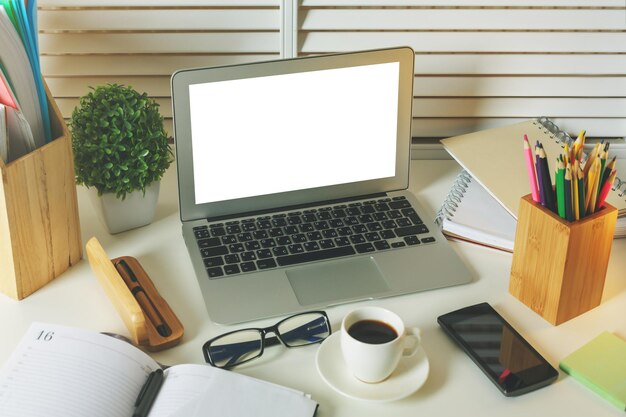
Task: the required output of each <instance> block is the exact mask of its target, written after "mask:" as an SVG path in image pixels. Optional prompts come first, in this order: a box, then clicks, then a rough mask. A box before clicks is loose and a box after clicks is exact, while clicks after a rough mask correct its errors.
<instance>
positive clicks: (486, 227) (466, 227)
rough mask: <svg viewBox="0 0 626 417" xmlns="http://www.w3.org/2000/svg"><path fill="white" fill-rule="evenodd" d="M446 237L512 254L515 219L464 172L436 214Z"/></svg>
mask: <svg viewBox="0 0 626 417" xmlns="http://www.w3.org/2000/svg"><path fill="white" fill-rule="evenodd" d="M437 223H438V224H439V226H440V227H441V230H442V232H443V233H444V234H446V235H447V236H450V237H453V238H457V239H462V240H467V241H470V242H473V243H479V244H481V245H485V246H490V247H493V248H496V249H500V250H505V251H507V252H513V243H514V241H515V226H516V224H517V222H516V220H515V218H514V217H513V216H511V214H510V213H509V212H508V211H506V210H505V208H504V207H502V205H500V203H498V201H497V200H496V199H495V198H493V197H492V196H491V194H489V193H488V192H487V190H485V188H484V187H483V186H482V185H480V183H479V182H478V181H476V180H475V179H474V178H472V176H471V175H470V174H469V173H468V172H467V171H465V170H463V171H461V173H460V174H459V175H458V176H457V178H456V180H455V182H454V184H453V185H452V188H451V190H450V193H449V194H448V197H447V198H446V200H445V201H444V203H443V205H442V206H441V209H440V210H439V212H438V213H437Z"/></svg>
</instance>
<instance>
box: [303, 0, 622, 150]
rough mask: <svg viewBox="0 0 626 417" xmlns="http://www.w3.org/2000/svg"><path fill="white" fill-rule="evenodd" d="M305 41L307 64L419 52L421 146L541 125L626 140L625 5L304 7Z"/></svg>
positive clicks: (346, 3) (495, 0)
mask: <svg viewBox="0 0 626 417" xmlns="http://www.w3.org/2000/svg"><path fill="white" fill-rule="evenodd" d="M297 37H298V39H297V42H295V45H296V52H297V54H298V55H299V56H304V55H311V54H320V53H328V52H339V51H349V50H357V49H370V48H379V47H391V46H399V45H409V46H411V47H412V48H413V49H414V50H415V88H414V97H415V99H414V105H413V107H414V108H413V116H414V123H413V136H414V138H438V137H447V136H451V135H457V134H462V133H466V132H470V131H475V130H479V129H483V128H488V127H493V126H497V125H501V124H507V123H513V122H516V121H521V120H525V119H528V118H532V117H539V116H548V117H551V118H553V119H554V120H555V121H556V123H557V124H558V125H559V126H560V127H561V128H562V129H564V130H566V131H568V132H571V133H576V134H577V133H578V132H579V131H580V130H581V129H587V131H588V132H589V133H590V134H591V135H593V136H602V137H624V136H626V1H624V0H593V1H592V0H587V1H582V0H533V1H530V0H527V1H521V0H517V1H510V0H437V1H432V0H430V1H427V0H303V1H301V2H299V8H298V30H297ZM364 88H365V87H364ZM419 140H421V139H418V141H419Z"/></svg>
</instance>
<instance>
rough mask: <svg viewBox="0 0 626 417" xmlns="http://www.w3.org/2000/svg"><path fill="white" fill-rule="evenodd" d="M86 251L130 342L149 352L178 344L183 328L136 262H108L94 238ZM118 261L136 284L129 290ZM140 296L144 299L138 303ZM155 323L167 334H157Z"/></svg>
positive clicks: (110, 260)
mask: <svg viewBox="0 0 626 417" xmlns="http://www.w3.org/2000/svg"><path fill="white" fill-rule="evenodd" d="M86 249H87V259H88V260H89V264H90V265H91V269H92V270H93V272H94V274H95V275H96V278H97V279H98V281H99V282H100V284H101V285H102V288H104V291H105V292H106V294H107V296H108V297H109V299H110V300H111V302H112V303H113V306H114V307H115V309H116V310H117V312H118V314H119V315H120V316H121V317H122V320H123V321H124V324H126V327H127V328H128V331H129V332H130V338H131V340H132V341H133V343H134V344H136V345H141V346H145V347H146V348H147V349H148V350H150V351H158V350H162V349H166V348H169V347H172V346H176V345H177V344H178V343H180V340H181V339H182V337H183V334H184V332H185V329H184V328H183V325H182V323H181V322H180V320H178V317H176V314H174V311H172V309H171V307H170V306H169V304H168V303H167V301H165V299H164V298H163V297H161V295H160V294H159V292H158V291H157V289H156V287H155V286H154V284H153V283H152V280H151V279H150V277H149V276H148V274H147V273H146V271H145V270H144V269H143V267H142V266H141V264H140V263H139V261H137V259H135V258H133V257H131V256H122V257H119V258H115V259H109V257H108V256H107V254H106V252H105V251H104V248H103V247H102V245H100V242H98V239H96V238H95V237H92V238H91V239H89V241H88V242H87V245H86ZM121 260H123V261H124V262H125V263H126V266H127V268H128V270H126V272H124V274H128V272H129V271H130V272H131V274H132V275H133V277H129V276H128V275H127V278H131V281H135V282H136V284H135V286H134V287H133V289H132V290H131V289H130V288H129V287H128V285H127V284H126V282H125V279H124V278H123V277H122V276H121V272H120V271H119V270H118V269H117V268H116V264H118V262H120V261H121ZM123 269H125V268H123ZM132 278H134V280H133V279H132ZM140 293H142V294H141V295H143V296H144V297H145V298H143V299H141V300H140ZM141 301H143V302H141ZM157 322H158V323H160V324H161V325H162V326H163V327H164V328H165V329H167V333H162V332H160V331H159V329H158V328H157V326H155V323H157ZM159 327H160V326H159Z"/></svg>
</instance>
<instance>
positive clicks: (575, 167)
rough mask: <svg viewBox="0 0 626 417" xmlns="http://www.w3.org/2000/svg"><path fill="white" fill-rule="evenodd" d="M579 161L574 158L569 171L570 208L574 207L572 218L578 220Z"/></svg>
mask: <svg viewBox="0 0 626 417" xmlns="http://www.w3.org/2000/svg"><path fill="white" fill-rule="evenodd" d="M579 169H580V162H579V161H578V159H574V165H573V168H572V172H571V177H572V178H571V180H572V208H573V209H574V219H575V220H580V204H579V203H578V170H579Z"/></svg>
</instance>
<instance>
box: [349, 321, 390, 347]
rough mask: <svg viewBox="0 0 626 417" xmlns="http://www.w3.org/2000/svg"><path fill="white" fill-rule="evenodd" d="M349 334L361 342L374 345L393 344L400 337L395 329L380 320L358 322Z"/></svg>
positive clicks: (351, 327) (350, 329)
mask: <svg viewBox="0 0 626 417" xmlns="http://www.w3.org/2000/svg"><path fill="white" fill-rule="evenodd" d="M348 334H349V335H350V336H352V337H353V338H355V339H356V340H358V341H360V342H363V343H369V344H372V345H380V344H382V343H387V342H391V341H392V340H393V339H395V338H396V337H398V333H396V330H395V329H394V328H393V327H391V326H390V325H388V324H387V323H383V322H382V321H378V320H361V321H357V322H356V323H354V324H353V325H352V326H350V328H349V329H348Z"/></svg>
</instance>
